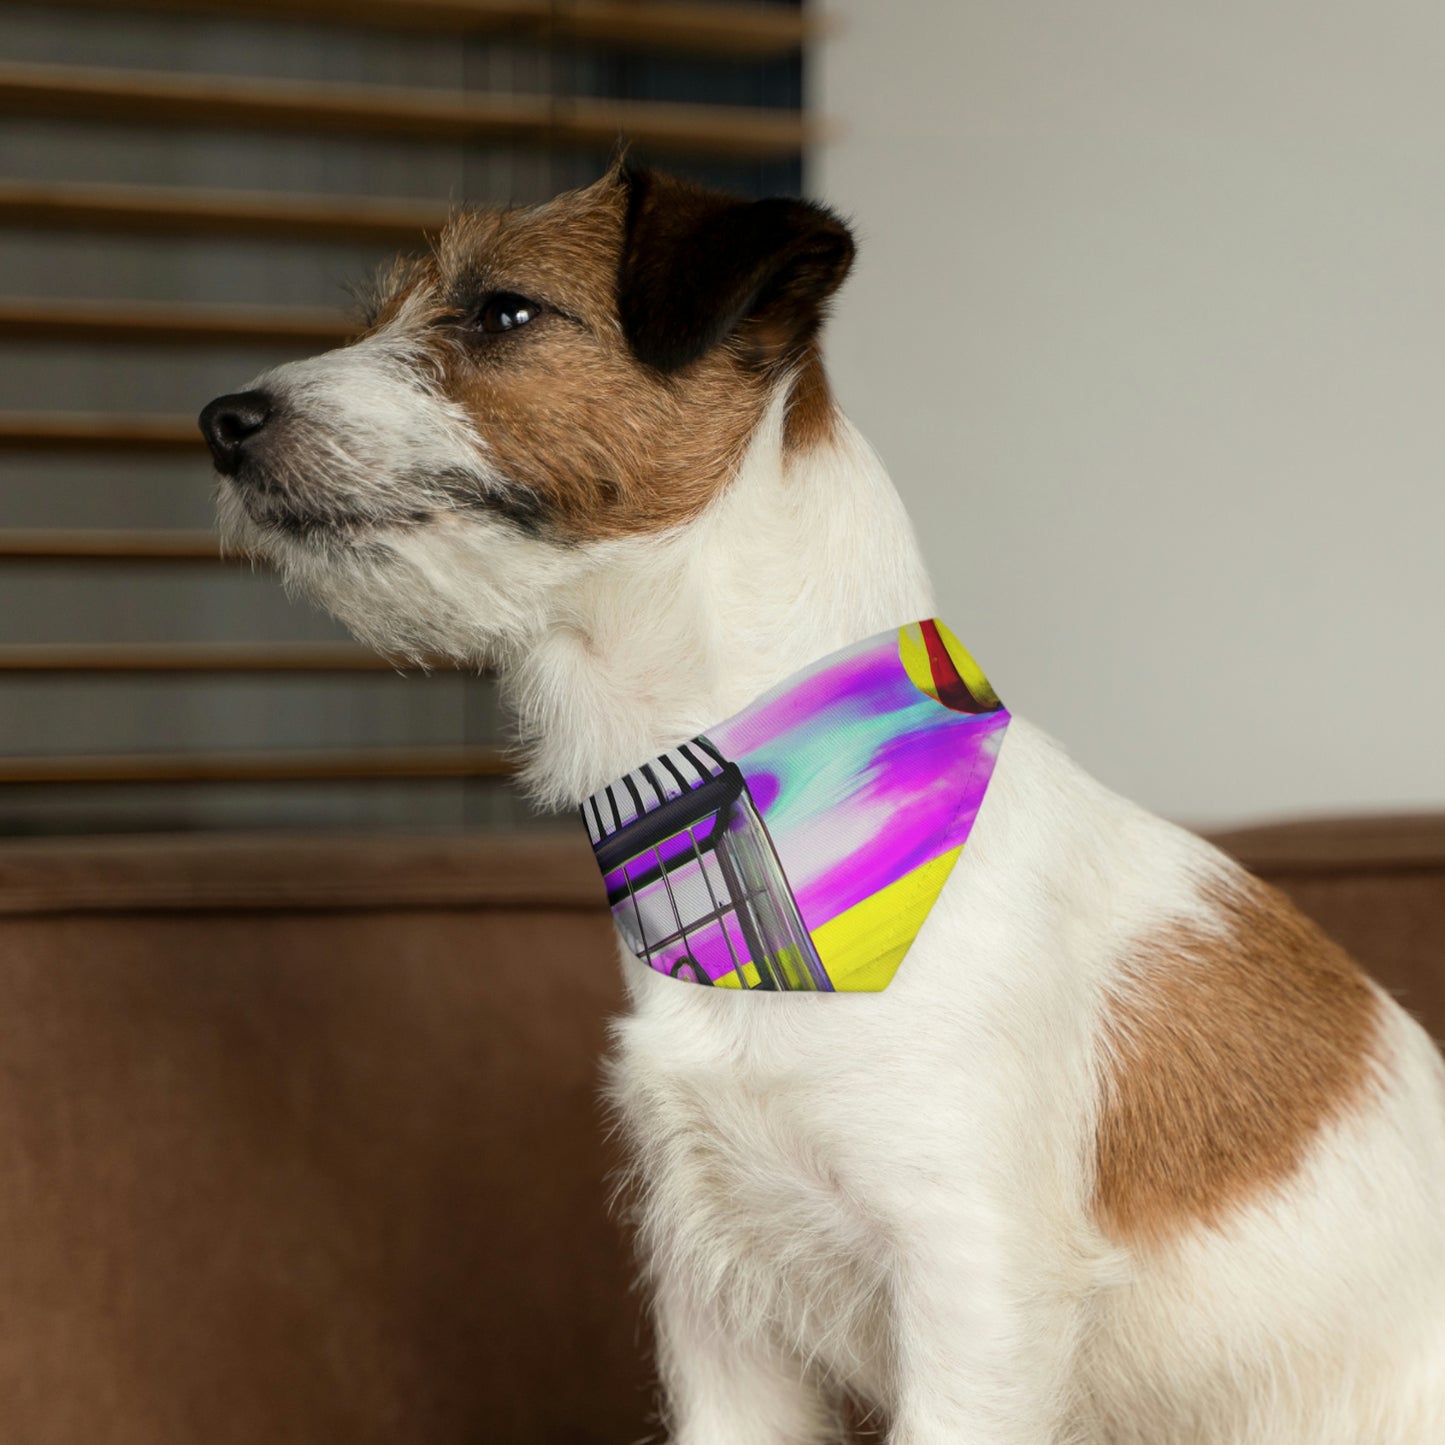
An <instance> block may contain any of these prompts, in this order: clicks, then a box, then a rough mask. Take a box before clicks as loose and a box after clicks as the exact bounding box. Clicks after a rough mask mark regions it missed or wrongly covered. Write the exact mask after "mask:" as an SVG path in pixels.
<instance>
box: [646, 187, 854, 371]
mask: <svg viewBox="0 0 1445 1445" xmlns="http://www.w3.org/2000/svg"><path fill="white" fill-rule="evenodd" d="M620 179H621V181H622V184H624V185H625V186H626V187H627V191H628V196H627V221H626V232H625V234H624V236H623V243H622V262H621V265H620V267H619V271H618V288H617V299H618V313H619V316H620V318H621V321H622V330H623V333H624V335H625V336H626V337H627V341H628V344H629V345H630V346H631V347H632V350H633V353H634V354H635V355H636V356H637V358H638V359H639V360H640V361H643V362H645V363H646V364H647V365H648V366H651V367H653V368H655V369H656V370H658V371H661V372H664V373H665V372H673V371H677V370H679V369H680V368H681V367H684V366H686V365H688V363H689V362H692V361H696V360H697V359H698V357H700V356H703V355H705V354H706V353H707V352H709V351H711V350H712V348H713V347H714V346H717V345H718V344H719V343H720V342H722V341H724V340H726V339H727V338H728V337H733V336H735V337H736V338H737V342H738V345H739V347H740V350H741V354H742V355H743V357H744V358H745V359H746V360H747V361H748V362H749V363H751V364H753V365H758V366H774V365H777V364H779V363H786V362H788V361H790V360H792V359H793V358H794V357H796V356H797V355H799V354H800V353H801V352H802V350H803V349H804V347H805V345H806V343H807V342H808V341H809V340H810V339H811V337H812V336H813V334H814V332H816V331H817V329H818V327H819V325H820V324H821V322H822V320H823V317H824V314H825V311H826V307H827V302H828V298H829V297H830V296H831V295H832V294H833V292H834V291H836V290H837V289H838V287H839V285H841V284H842V281H843V278H844V277H845V276H846V275H847V274H848V268H849V266H851V265H852V263H853V237H852V236H851V235H850V234H849V231H848V228H847V226H845V225H844V224H843V222H842V221H840V220H839V219H838V217H837V216H835V215H834V214H833V213H832V212H831V211H828V210H826V209H824V208H823V207H822V206H815V205H811V204H809V203H808V202H806V201H794V200H788V199H785V198H782V197H776V198H774V199H772V200H766V201H740V200H738V199H736V198H735V197H733V196H727V195H723V194H721V193H720V192H717V191H708V190H704V189H703V188H702V187H701V186H695V185H692V184H691V183H689V182H687V181H681V180H678V179H677V178H676V177H673V176H666V175H661V174H658V173H656V172H653V171H644V170H632V169H628V168H625V167H624V169H623V171H622V174H621V177H620Z"/></svg>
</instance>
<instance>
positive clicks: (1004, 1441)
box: [888, 1220, 1090, 1445]
mask: <svg viewBox="0 0 1445 1445" xmlns="http://www.w3.org/2000/svg"><path fill="white" fill-rule="evenodd" d="M976 1226H977V1221H964V1220H954V1221H952V1223H951V1227H949V1228H947V1229H946V1230H937V1229H935V1230H921V1231H919V1232H918V1233H916V1234H915V1236H914V1240H913V1244H914V1246H915V1248H913V1249H911V1250H910V1251H909V1254H908V1257H907V1258H906V1259H904V1260H902V1261H900V1262H899V1263H898V1264H897V1265H896V1266H895V1295H894V1299H895V1309H896V1314H895V1317H894V1331H895V1333H894V1339H895V1348H896V1365H895V1368H896V1372H897V1373H896V1376H895V1387H894V1399H893V1408H892V1410H891V1411H890V1414H891V1417H892V1429H891V1430H890V1432H889V1436H888V1439H889V1445H1086V1441H1087V1440H1088V1439H1089V1438H1090V1437H1089V1436H1088V1434H1087V1432H1086V1431H1085V1430H1084V1429H1083V1427H1082V1425H1081V1423H1080V1422H1079V1421H1078V1420H1077V1419H1071V1418H1070V1417H1071V1411H1070V1399H1071V1394H1072V1391H1071V1390H1070V1388H1069V1386H1070V1381H1071V1379H1072V1377H1073V1373H1074V1370H1075V1365H1076V1358H1075V1357H1076V1344H1077V1338H1078V1318H1079V1307H1078V1305H1077V1303H1076V1302H1075V1301H1074V1300H1071V1299H1070V1298H1069V1292H1068V1291H1066V1290H1065V1289H1063V1288H1061V1287H1060V1283H1059V1281H1058V1280H1057V1278H1047V1277H1046V1272H1047V1271H1046V1267H1047V1260H1048V1258H1049V1250H1048V1246H1047V1245H1046V1244H1045V1243H1044V1242H1043V1241H1042V1240H1039V1239H1035V1240H1033V1241H1032V1242H1031V1248H1030V1242H1028V1241H1025V1240H1023V1239H1016V1240H1015V1241H1013V1243H1014V1248H1013V1249H1012V1250H1010V1249H1008V1248H1007V1247H1004V1246H1003V1242H1002V1241H1001V1240H999V1239H998V1238H997V1237H995V1238H993V1239H991V1240H990V1241H989V1247H988V1248H987V1249H980V1248H978V1247H977V1246H978V1243H979V1241H980V1233H986V1231H979V1230H978V1229H977V1227H976ZM929 1246H932V1247H929Z"/></svg>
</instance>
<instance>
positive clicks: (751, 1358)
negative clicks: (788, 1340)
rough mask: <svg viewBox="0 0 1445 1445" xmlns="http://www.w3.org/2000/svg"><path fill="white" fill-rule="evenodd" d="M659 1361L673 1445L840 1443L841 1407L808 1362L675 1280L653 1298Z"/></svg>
mask: <svg viewBox="0 0 1445 1445" xmlns="http://www.w3.org/2000/svg"><path fill="white" fill-rule="evenodd" d="M654 1317H655V1320H656V1325H657V1357H658V1368H659V1370H660V1372H661V1376H662V1389H663V1397H664V1410H665V1413H666V1416H667V1421H668V1424H669V1426H670V1433H669V1440H670V1441H671V1445H834V1442H836V1441H837V1440H838V1439H839V1435H840V1426H839V1423H838V1417H837V1415H836V1413H835V1411H834V1410H833V1409H832V1408H830V1406H829V1404H828V1402H827V1401H826V1400H825V1399H824V1398H823V1395H822V1393H821V1391H820V1390H819V1389H818V1388H817V1387H816V1386H815V1385H814V1384H813V1383H812V1382H810V1381H809V1380H808V1379H807V1378H806V1376H805V1372H804V1370H803V1367H802V1364H801V1362H799V1361H797V1360H795V1359H790V1358H789V1357H788V1356H787V1354H786V1353H785V1352H784V1351H783V1350H781V1349H780V1348H777V1347H775V1346H774V1345H773V1344H772V1343H771V1342H770V1341H768V1340H767V1339H764V1338H761V1337H759V1336H758V1335H755V1334H746V1333H743V1331H742V1330H740V1329H738V1328H728V1327H726V1326H725V1325H724V1324H723V1323H722V1322H721V1321H720V1319H719V1318H718V1312H717V1311H716V1310H715V1309H713V1308H711V1307H709V1306H708V1305H707V1304H705V1303H703V1302H701V1301H699V1300H696V1299H694V1298H692V1297H691V1295H690V1292H689V1291H688V1290H687V1288H686V1287H685V1286H684V1285H683V1284H681V1283H680V1282H676V1281H662V1282H660V1284H659V1287H658V1289H657V1293H656V1297H655V1300H654Z"/></svg>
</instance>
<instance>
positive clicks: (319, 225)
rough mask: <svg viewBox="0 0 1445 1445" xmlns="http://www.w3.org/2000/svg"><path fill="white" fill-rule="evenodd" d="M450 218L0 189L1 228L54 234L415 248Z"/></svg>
mask: <svg viewBox="0 0 1445 1445" xmlns="http://www.w3.org/2000/svg"><path fill="white" fill-rule="evenodd" d="M448 214H449V211H448V208H447V207H446V206H438V205H428V204H426V203H424V202H419V201H418V202H412V201H385V200H367V199H364V198H361V197H357V198H342V199H336V200H320V199H316V198H312V197H306V196H287V195H278V194H276V193H273V192H270V191H208V190H183V189H181V188H179V187H175V186H109V185H69V184H65V185H60V184H52V183H49V182H45V181H0V225H5V226H37V227H45V228H47V229H51V230H66V231H110V232H122V233H127V234H131V233H138V234H143V235H146V234H148V235H154V234H167V235H183V236H252V237H262V238H265V239H267V240H273V241H315V240H322V241H356V242H367V243H372V244H376V245H383V246H412V245H416V244H417V243H418V242H419V241H420V240H421V239H422V237H423V236H424V235H426V234H427V233H431V232H436V231H439V230H440V229H441V228H442V227H443V226H444V225H445V224H446V220H447V216H448Z"/></svg>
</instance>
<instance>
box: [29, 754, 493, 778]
mask: <svg viewBox="0 0 1445 1445" xmlns="http://www.w3.org/2000/svg"><path fill="white" fill-rule="evenodd" d="M514 771H515V768H514V767H513V765H512V763H511V762H510V761H508V759H507V758H506V757H505V755H504V754H502V753H501V752H499V751H498V750H497V749H495V748H444V747H437V748H357V749H351V750H347V751H334V752H333V751H308V752H260V753H241V752H237V753H77V754H70V755H55V756H51V757H0V784H33V783H45V784H56V783H304V782H315V783H320V782H351V781H366V780H369V779H371V780H375V779H383V778H391V779H401V778H415V779H422V778H499V777H506V776H508V775H509V774H511V773H513V772H514Z"/></svg>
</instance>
